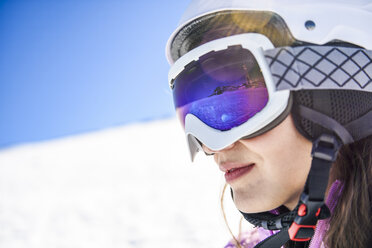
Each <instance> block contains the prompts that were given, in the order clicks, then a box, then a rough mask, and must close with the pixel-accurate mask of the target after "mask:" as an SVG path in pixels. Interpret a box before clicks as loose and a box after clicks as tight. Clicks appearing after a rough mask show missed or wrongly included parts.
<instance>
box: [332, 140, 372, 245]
mask: <svg viewBox="0 0 372 248" xmlns="http://www.w3.org/2000/svg"><path fill="white" fill-rule="evenodd" d="M337 179H338V180H340V181H341V182H342V183H343V190H342V193H341V197H340V198H339V199H338V203H337V205H336V207H335V209H334V212H333V214H332V216H331V219H330V228H329V230H328V232H327V234H326V239H325V242H326V244H327V246H328V247H367V243H368V241H369V240H368V239H370V238H371V237H370V233H371V231H372V219H371V202H372V136H370V137H368V138H365V139H363V140H360V141H357V142H355V143H352V144H349V145H344V146H343V147H342V148H341V150H340V153H339V155H338V158H337V160H336V162H335V164H334V165H333V166H332V169H331V175H330V180H329V182H330V183H332V182H334V181H335V180H337Z"/></svg>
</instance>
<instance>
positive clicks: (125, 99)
mask: <svg viewBox="0 0 372 248" xmlns="http://www.w3.org/2000/svg"><path fill="white" fill-rule="evenodd" d="M188 3H189V0H177V1H171V0H167V1H166V0H158V1H150V0H142V1H129V0H116V1H113V0H100V1H99V0H80V1H77V0H75V1H73V0H63V1H62V0H45V1H41V0H24V1H20V0H2V1H1V2H0V54H1V55H0V148H4V147H8V146H11V145H15V144H19V143H23V142H30V141H31V142H32V141H39V140H48V139H51V138H56V137H61V136H65V135H71V134H77V133H81V132H90V131H94V130H99V129H102V128H108V127H112V126H118V125H125V124H128V123H133V122H137V121H146V120H151V119H158V118H164V117H169V116H173V115H174V110H173V105H172V97H171V94H170V90H169V89H168V85H167V73H168V69H169V66H168V64H167V62H166V59H165V44H166V41H167V39H168V37H169V35H170V34H171V33H172V31H173V30H174V29H175V28H176V26H177V23H178V21H179V19H180V17H181V15H182V13H183V11H184V10H185V8H186V6H187V5H188Z"/></svg>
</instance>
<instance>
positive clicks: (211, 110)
mask: <svg viewBox="0 0 372 248" xmlns="http://www.w3.org/2000/svg"><path fill="white" fill-rule="evenodd" d="M267 101H268V92H267V89H266V88H265V87H258V88H253V87H252V88H243V89H242V88H240V89H237V90H231V91H224V92H217V94H213V95H211V96H209V97H206V98H202V99H200V100H198V101H194V102H192V103H189V104H187V105H184V106H182V107H180V108H178V109H177V112H178V113H179V115H180V116H179V117H182V116H183V118H181V119H182V120H184V117H185V115H186V114H188V113H190V114H193V115H195V116H196V117H198V118H199V119H200V120H201V121H203V122H204V123H205V124H207V125H208V126H210V127H213V128H216V129H219V130H222V131H226V130H229V129H231V128H233V127H236V126H239V125H241V124H243V123H244V122H246V121H247V120H249V119H250V118H251V117H252V116H254V115H255V114H256V113H257V112H259V111H261V110H262V109H263V108H264V107H265V105H266V104H267Z"/></svg>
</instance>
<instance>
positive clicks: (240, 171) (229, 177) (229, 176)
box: [225, 164, 254, 183]
mask: <svg viewBox="0 0 372 248" xmlns="http://www.w3.org/2000/svg"><path fill="white" fill-rule="evenodd" d="M253 166H254V164H250V165H247V166H243V167H239V168H233V169H230V170H228V171H226V173H225V179H226V182H227V183H230V182H232V181H234V180H235V179H238V178H239V177H241V176H243V175H245V174H247V173H248V172H250V171H251V170H252V168H253Z"/></svg>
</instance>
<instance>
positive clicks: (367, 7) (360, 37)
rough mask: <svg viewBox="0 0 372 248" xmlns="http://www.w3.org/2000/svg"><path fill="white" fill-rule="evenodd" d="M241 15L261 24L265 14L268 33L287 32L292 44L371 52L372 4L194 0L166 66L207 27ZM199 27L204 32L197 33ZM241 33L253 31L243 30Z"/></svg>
mask: <svg viewBox="0 0 372 248" xmlns="http://www.w3.org/2000/svg"><path fill="white" fill-rule="evenodd" d="M242 12H244V13H245V15H246V16H247V17H248V16H251V17H252V18H253V17H258V18H260V19H261V20H260V23H261V24H262V23H263V22H262V18H265V16H264V15H263V13H265V12H266V14H267V18H271V19H275V23H273V25H274V27H270V30H268V31H267V32H272V31H273V29H275V28H280V29H282V28H283V29H287V30H288V36H290V37H291V38H293V39H294V41H298V42H305V43H312V44H319V45H322V44H326V43H329V42H333V41H343V42H348V43H352V44H355V45H357V46H360V47H363V48H365V49H369V50H371V49H372V32H370V30H371V29H370V25H371V20H372V1H371V0H332V1H330V0H301V1H297V0H266V1H263V0H193V1H192V2H191V3H190V5H189V6H188V8H187V9H186V11H185V13H184V15H183V17H182V18H181V21H180V25H179V26H178V28H177V29H176V30H175V31H174V32H173V34H172V35H171V36H170V38H169V40H168V43H167V46H166V56H167V59H168V62H169V63H170V64H173V63H174V62H175V61H176V60H177V59H178V58H179V57H181V56H182V55H183V54H185V53H186V52H188V51H189V50H191V49H192V48H194V47H195V46H196V45H195V44H194V42H195V38H196V37H198V36H199V39H200V36H202V35H203V33H205V32H206V31H207V30H206V29H208V25H209V26H210V27H212V26H213V25H220V24H221V22H224V21H225V20H226V18H227V19H228V18H229V17H228V16H229V15H230V16H231V15H234V14H238V15H239V13H242ZM257 14H259V15H257ZM216 18H217V19H216ZM248 18H249V17H248ZM267 21H268V22H269V21H270V20H267ZM271 21H273V20H271ZM212 22H213V23H212ZM283 25H284V26H283ZM201 26H203V27H204V29H202V30H200V27H201ZM275 26H276V27H275ZM213 27H214V28H215V26H213ZM245 28H246V27H245ZM250 28H252V27H250ZM253 28H254V27H253ZM279 31H283V30H279ZM241 32H255V30H246V31H245V30H244V28H242V30H241V31H240V33H241ZM256 32H257V31H256ZM232 34H234V33H232ZM235 34H237V33H235ZM267 36H270V35H267ZM269 38H270V37H269ZM196 40H198V38H196ZM272 42H273V43H274V45H275V42H274V41H272ZM284 45H285V44H284ZM287 45H288V44H287Z"/></svg>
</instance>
